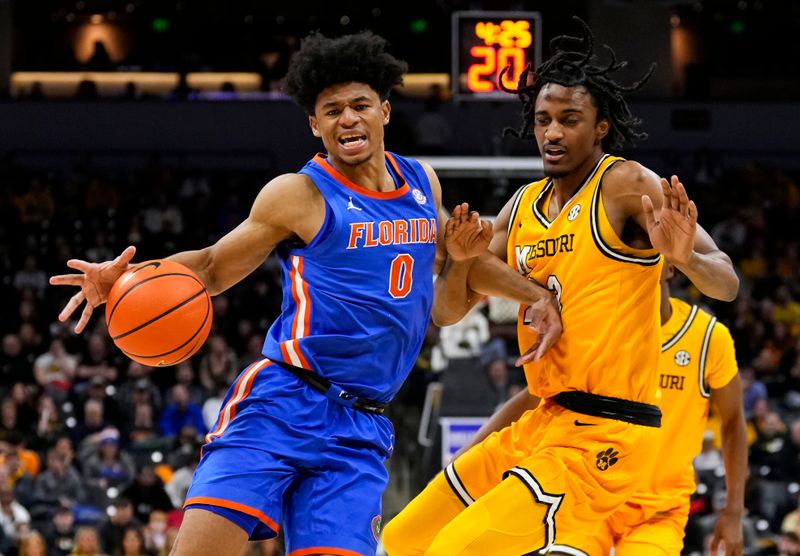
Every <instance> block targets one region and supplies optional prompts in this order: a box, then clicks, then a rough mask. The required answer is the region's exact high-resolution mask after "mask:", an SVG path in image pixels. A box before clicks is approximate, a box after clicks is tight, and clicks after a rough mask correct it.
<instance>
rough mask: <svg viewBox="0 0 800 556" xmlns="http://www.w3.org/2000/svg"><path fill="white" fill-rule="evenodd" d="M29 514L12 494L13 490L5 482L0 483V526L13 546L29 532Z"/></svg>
mask: <svg viewBox="0 0 800 556" xmlns="http://www.w3.org/2000/svg"><path fill="white" fill-rule="evenodd" d="M30 524H31V514H30V513H29V512H28V510H27V509H26V508H25V506H23V505H22V504H21V503H20V502H19V501H18V500H17V499H16V498H15V496H14V490H13V489H12V488H11V487H10V486H9V485H7V484H0V527H1V528H2V529H3V532H4V533H5V537H6V539H7V540H8V541H9V542H10V543H11V544H12V545H14V546H17V545H19V542H20V540H21V539H23V538H24V537H25V536H26V535H27V534H28V533H29V532H30Z"/></svg>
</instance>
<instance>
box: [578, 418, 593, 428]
mask: <svg viewBox="0 0 800 556" xmlns="http://www.w3.org/2000/svg"><path fill="white" fill-rule="evenodd" d="M596 425H597V423H581V422H580V421H578V420H577V419H575V426H576V427H594V426H596Z"/></svg>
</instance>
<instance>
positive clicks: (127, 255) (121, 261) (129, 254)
mask: <svg viewBox="0 0 800 556" xmlns="http://www.w3.org/2000/svg"><path fill="white" fill-rule="evenodd" d="M135 254H136V247H134V246H133V245H129V246H127V247H126V248H125V250H124V251H123V252H122V253H120V254H119V256H118V257H117V258H116V259H114V266H116V267H119V268H126V267H127V266H128V263H130V262H131V259H133V256H134V255H135Z"/></svg>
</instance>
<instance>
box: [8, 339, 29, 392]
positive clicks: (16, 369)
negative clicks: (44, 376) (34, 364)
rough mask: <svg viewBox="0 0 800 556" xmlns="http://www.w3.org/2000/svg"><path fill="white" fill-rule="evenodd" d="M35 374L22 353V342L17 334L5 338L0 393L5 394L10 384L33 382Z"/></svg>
mask: <svg viewBox="0 0 800 556" xmlns="http://www.w3.org/2000/svg"><path fill="white" fill-rule="evenodd" d="M32 375H33V373H31V370H30V363H28V361H27V360H26V359H25V354H24V353H23V352H22V341H21V340H20V339H19V336H18V335H16V334H6V335H5V336H3V344H2V353H0V391H2V393H3V394H5V389H6V388H7V387H8V385H10V384H14V383H17V382H26V383H27V382H31V380H32V378H33V376H32Z"/></svg>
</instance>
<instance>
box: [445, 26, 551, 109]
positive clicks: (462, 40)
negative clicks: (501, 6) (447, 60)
mask: <svg viewBox="0 0 800 556" xmlns="http://www.w3.org/2000/svg"><path fill="white" fill-rule="evenodd" d="M452 37H453V48H452V71H451V74H450V83H451V84H452V89H453V98H455V99H456V100H503V99H505V100H516V97H515V96H513V95H509V94H507V93H504V92H503V91H502V90H501V89H500V88H499V87H498V86H497V83H498V80H499V78H500V73H501V72H502V71H503V69H504V68H506V67H509V71H508V72H507V73H506V74H505V76H504V78H503V85H505V86H508V87H511V88H516V86H517V81H518V80H519V76H520V74H521V73H522V71H523V70H524V69H525V66H526V65H528V64H531V66H532V67H534V68H535V67H536V66H538V65H539V64H540V63H541V58H542V18H541V15H540V14H539V12H485V11H468V12H454V13H453V20H452Z"/></svg>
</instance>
